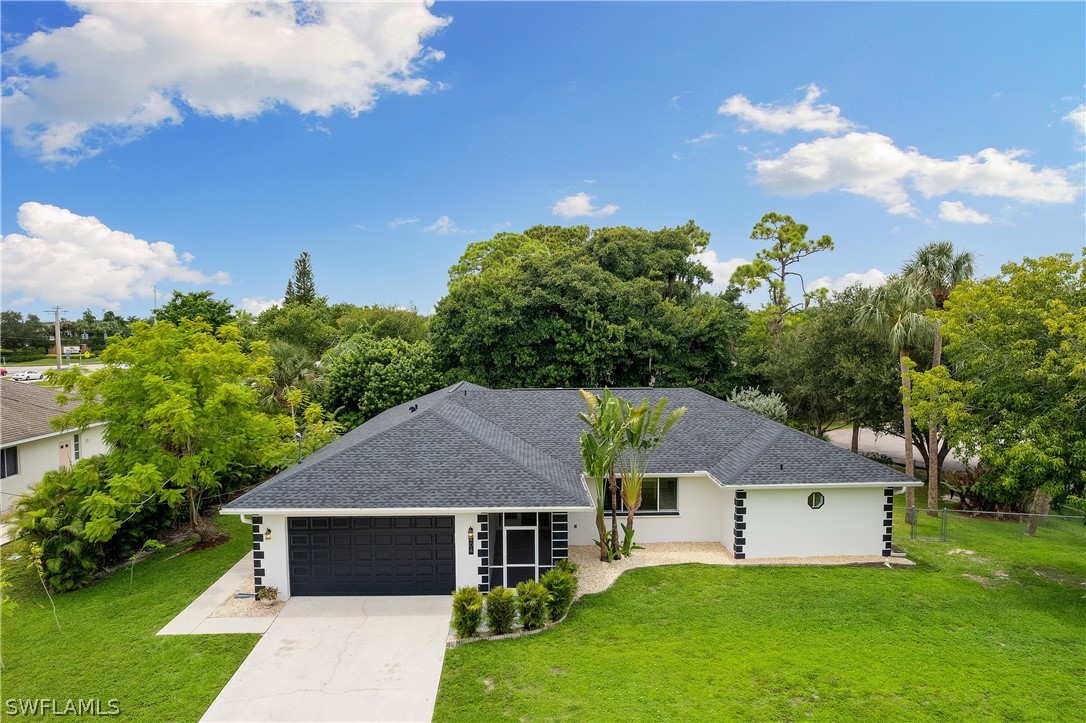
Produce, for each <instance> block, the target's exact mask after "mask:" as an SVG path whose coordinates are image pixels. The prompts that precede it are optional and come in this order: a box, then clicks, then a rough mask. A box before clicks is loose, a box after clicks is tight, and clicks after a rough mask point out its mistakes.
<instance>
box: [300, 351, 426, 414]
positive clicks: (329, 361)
mask: <svg viewBox="0 0 1086 723" xmlns="http://www.w3.org/2000/svg"><path fill="white" fill-rule="evenodd" d="M322 367H324V368H325V372H324V373H325V390H324V397H323V401H324V406H325V407H326V408H327V409H329V410H331V411H333V412H334V413H335V416H336V419H337V420H338V421H339V423H340V424H342V425H343V426H344V427H345V428H346V429H353V428H354V427H357V426H358V425H360V424H362V423H363V422H365V421H366V420H367V419H369V418H370V417H373V416H375V415H377V414H380V413H381V412H383V411H384V410H386V409H389V408H390V407H394V406H396V405H397V404H402V403H403V402H406V401H410V400H411V399H414V398H415V397H421V396H422V395H423V394H426V393H428V392H432V391H433V390H435V389H437V388H438V387H439V386H440V377H439V376H438V374H437V371H436V370H435V367H434V352H433V349H432V348H431V347H430V345H429V343H427V342H425V341H419V342H415V343H410V342H407V341H404V340H403V339H395V338H385V339H376V338H374V337H373V336H372V335H371V334H369V333H366V332H361V333H359V334H355V335H354V336H353V337H351V338H350V339H348V340H347V341H345V342H343V343H342V344H340V345H339V346H337V347H336V348H335V349H333V350H332V351H331V352H329V354H327V355H326V356H325V357H324V359H323V360H322Z"/></svg>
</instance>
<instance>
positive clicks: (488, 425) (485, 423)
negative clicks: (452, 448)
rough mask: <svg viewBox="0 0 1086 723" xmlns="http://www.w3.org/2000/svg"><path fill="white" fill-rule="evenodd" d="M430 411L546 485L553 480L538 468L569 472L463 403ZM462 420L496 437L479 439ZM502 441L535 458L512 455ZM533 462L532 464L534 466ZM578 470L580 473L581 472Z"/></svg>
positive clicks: (525, 441)
mask: <svg viewBox="0 0 1086 723" xmlns="http://www.w3.org/2000/svg"><path fill="white" fill-rule="evenodd" d="M488 391H495V390H488ZM453 410H455V412H453ZM432 411H433V412H434V413H435V414H436V416H438V417H441V418H442V419H444V420H445V421H447V422H449V423H450V424H452V425H453V426H455V427H456V428H457V429H460V430H461V431H463V432H464V433H465V434H468V435H469V436H471V437H472V438H473V439H475V440H476V441H478V442H479V443H480V444H483V445H485V446H487V447H489V448H490V449H492V450H494V451H495V452H497V453H498V454H500V455H501V456H502V457H504V458H505V459H507V460H509V461H510V462H512V463H513V464H515V465H516V466H518V467H520V468H522V469H524V470H525V471H527V472H530V473H531V474H532V475H534V476H537V477H541V478H543V479H544V480H546V481H548V482H553V481H555V480H554V479H553V478H551V477H549V476H548V475H547V470H546V469H539V468H538V467H544V468H546V467H555V468H557V469H556V470H555V471H558V470H564V471H567V472H568V471H569V470H570V466H569V465H568V464H566V463H564V462H562V461H561V460H559V459H557V458H556V457H554V456H552V455H550V454H548V453H546V452H544V451H543V450H541V449H539V448H538V447H537V446H535V445H534V444H532V443H531V442H529V441H528V440H526V439H524V438H523V437H521V436H520V435H517V434H514V433H513V432H510V431H509V430H508V429H506V428H505V427H503V426H501V425H500V424H498V423H497V422H495V421H493V420H492V419H490V418H488V417H485V416H483V415H482V414H479V413H478V412H476V411H475V410H473V409H468V408H467V407H466V406H464V405H463V404H460V403H455V402H454V403H452V404H443V405H441V406H440V407H434V408H433V410H432ZM450 412H452V413H450ZM457 417H460V419H458V418H457ZM464 418H467V420H470V421H471V422H473V423H475V424H477V425H479V426H482V427H485V429H486V430H487V431H489V432H491V433H492V434H493V435H494V437H495V438H492V439H488V438H487V437H485V436H480V435H479V434H478V433H477V431H476V430H473V429H472V428H471V427H470V426H468V425H465V424H464V423H463V422H464V421H465V419H464ZM502 440H512V441H513V442H514V444H519V445H522V446H523V448H524V449H525V451H527V452H528V454H529V456H530V457H535V458H536V459H535V460H531V459H529V460H526V459H523V458H521V457H518V456H517V455H516V454H515V450H511V449H509V446H508V445H504V444H502V443H501V441H502ZM533 462H534V463H535V464H533ZM577 471H578V472H579V471H580V470H577Z"/></svg>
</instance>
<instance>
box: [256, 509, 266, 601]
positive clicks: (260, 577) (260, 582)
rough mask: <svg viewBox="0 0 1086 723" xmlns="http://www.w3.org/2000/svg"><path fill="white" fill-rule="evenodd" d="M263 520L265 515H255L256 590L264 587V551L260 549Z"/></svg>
mask: <svg viewBox="0 0 1086 723" xmlns="http://www.w3.org/2000/svg"><path fill="white" fill-rule="evenodd" d="M263 522H264V518H263V517H261V516H260V515H253V584H254V585H255V586H256V592H260V591H261V590H263V589H264V551H263V550H261V549H260V545H261V543H263V542H264V533H262V532H261V531H260V525H261V524H262V523H263Z"/></svg>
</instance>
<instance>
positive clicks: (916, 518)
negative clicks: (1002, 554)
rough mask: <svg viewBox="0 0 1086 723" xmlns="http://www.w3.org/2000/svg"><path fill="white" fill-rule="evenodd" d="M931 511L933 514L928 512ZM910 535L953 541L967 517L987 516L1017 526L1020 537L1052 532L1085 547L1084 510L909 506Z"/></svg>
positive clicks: (917, 538) (910, 537)
mask: <svg viewBox="0 0 1086 723" xmlns="http://www.w3.org/2000/svg"><path fill="white" fill-rule="evenodd" d="M929 513H934V514H929ZM905 519H906V520H907V521H908V525H909V539H911V540H920V541H922V542H953V541H955V540H956V539H957V538H959V537H960V536H961V535H962V534H963V533H965V532H967V530H968V525H969V521H972V520H989V521H993V522H1000V523H1003V524H1005V525H1008V526H1014V527H1016V531H1017V537H1018V538H1019V539H1021V540H1023V541H1027V540H1030V539H1033V538H1036V537H1037V536H1038V535H1041V536H1049V535H1051V534H1055V535H1059V536H1061V537H1067V538H1070V539H1078V540H1080V541H1081V542H1082V544H1083V546H1084V550H1086V514H1084V513H1082V512H1080V511H1078V510H1075V509H1072V508H1070V507H1058V508H1053V510H1052V512H1050V513H1049V514H1047V515H1038V514H1030V513H1025V512H980V511H976V510H955V509H950V508H946V507H943V508H940V509H937V510H931V509H927V508H908V509H907V510H906V518H905Z"/></svg>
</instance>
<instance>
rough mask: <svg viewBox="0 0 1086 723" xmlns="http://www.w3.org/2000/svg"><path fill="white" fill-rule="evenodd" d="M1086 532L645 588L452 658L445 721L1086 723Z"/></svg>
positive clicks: (637, 581) (965, 536)
mask: <svg viewBox="0 0 1086 723" xmlns="http://www.w3.org/2000/svg"><path fill="white" fill-rule="evenodd" d="M898 516H899V517H902V516H903V515H902V510H898ZM899 524H900V523H899ZM921 524H922V525H923V526H926V525H929V524H931V525H935V526H936V527H935V528H934V529H935V530H937V529H938V528H937V525H938V520H937V519H932V520H930V522H929V521H928V520H922V522H921ZM1080 528H1081V526H1078V527H1076V526H1072V525H1054V526H1053V527H1050V528H1043V529H1042V530H1041V531H1040V532H1039V533H1038V536H1037V538H1034V539H1027V540H1023V539H1022V538H1021V536H1020V528H1019V527H1018V526H1017V525H1015V524H1007V523H1000V522H990V521H977V520H962V521H956V523H955V525H954V527H953V528H952V532H956V534H957V537H956V538H954V537H952V539H951V541H950V542H947V543H931V542H911V543H910V542H909V541H908V528H907V527H905V526H904V525H903V524H900V527H899V533H900V535H899V537H900V538H902V539H903V541H902V542H900V543H899V544H901V545H902V546H904V547H906V548H907V549H908V551H909V553H910V557H911V558H912V559H914V560H916V561H917V562H918V565H917V566H916V567H915V568H910V569H895V570H890V569H886V568H754V567H744V568H737V567H710V566H703V565H683V566H675V567H661V568H645V569H639V570H635V571H633V572H628V573H626V574H625V575H623V576H622V577H621V578H620V579H619V580H618V582H617V583H616V584H615V586H614V587H613V588H612V589H610V590H608V591H606V592H604V593H601V594H599V595H593V596H588V597H586V598H584V599H582V600H581V601H579V602H578V603H576V604H575V605H574V608H573V610H572V612H571V613H570V616H569V618H568V619H567V620H566V622H564V623H563V624H561V625H559V626H558V627H556V628H555V629H553V630H550V631H547V632H544V633H542V634H539V635H536V636H531V637H527V638H521V639H516V640H509V641H501V642H483V643H477V644H472V645H467V646H463V647H460V648H456V649H454V650H451V651H449V652H448V654H447V655H446V656H445V667H444V671H443V673H442V680H441V689H440V692H439V694H438V701H437V709H436V713H435V720H438V721H445V720H486V721H491V720H500V719H521V720H553V719H566V720H602V719H609V720H743V721H747V720H805V719H815V720H891V721H900V720H909V721H922V720H948V719H950V720H953V719H959V720H1044V721H1055V720H1075V719H1081V717H1082V715H1083V711H1084V704H1086V599H1084V596H1086V587H1084V586H1083V583H1086V531H1084V530H1083V529H1080ZM961 547H967V548H968V549H971V550H973V551H974V552H976V554H975V555H973V556H967V555H962V554H952V555H948V554H947V553H948V552H949V551H950V550H953V549H955V548H961ZM978 558H979V559H978ZM964 575H969V576H971V577H964Z"/></svg>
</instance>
